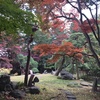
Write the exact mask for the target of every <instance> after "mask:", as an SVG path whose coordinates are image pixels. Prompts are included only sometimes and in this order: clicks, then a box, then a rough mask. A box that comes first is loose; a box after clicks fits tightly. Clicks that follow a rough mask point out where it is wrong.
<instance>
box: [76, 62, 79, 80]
mask: <svg viewBox="0 0 100 100" xmlns="http://www.w3.org/2000/svg"><path fill="white" fill-rule="evenodd" d="M76 74H77V79H79V69H78V63H77V61H76Z"/></svg>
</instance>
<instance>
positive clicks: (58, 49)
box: [33, 41, 83, 62]
mask: <svg viewBox="0 0 100 100" xmlns="http://www.w3.org/2000/svg"><path fill="white" fill-rule="evenodd" d="M33 50H35V51H37V52H39V53H40V56H46V55H53V57H52V58H51V59H49V60H48V61H49V62H56V61H57V60H58V59H59V58H60V57H61V56H63V55H66V56H68V57H73V58H75V59H77V60H79V61H81V62H82V51H83V49H82V48H77V47H75V46H74V45H73V44H72V43H71V42H66V41H64V42H63V44H62V45H60V46H57V45H55V44H40V45H37V46H35V47H34V48H33Z"/></svg>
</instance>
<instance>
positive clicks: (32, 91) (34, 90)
mask: <svg viewBox="0 0 100 100" xmlns="http://www.w3.org/2000/svg"><path fill="white" fill-rule="evenodd" d="M29 91H30V93H31V94H39V93H40V90H39V88H38V87H36V86H32V87H30V88H29Z"/></svg>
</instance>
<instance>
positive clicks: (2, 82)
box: [0, 75, 11, 91]
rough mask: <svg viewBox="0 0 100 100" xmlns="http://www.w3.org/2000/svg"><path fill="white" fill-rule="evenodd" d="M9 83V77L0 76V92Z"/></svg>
mask: <svg viewBox="0 0 100 100" xmlns="http://www.w3.org/2000/svg"><path fill="white" fill-rule="evenodd" d="M10 83H11V81H10V76H9V75H1V76H0V91H4V90H5V87H6V86H9V85H10Z"/></svg>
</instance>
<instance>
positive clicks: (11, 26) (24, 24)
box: [0, 0, 36, 34]
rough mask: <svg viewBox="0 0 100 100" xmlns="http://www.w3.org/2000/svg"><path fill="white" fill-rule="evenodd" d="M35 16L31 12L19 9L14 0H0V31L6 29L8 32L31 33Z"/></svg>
mask: <svg viewBox="0 0 100 100" xmlns="http://www.w3.org/2000/svg"><path fill="white" fill-rule="evenodd" d="M35 22H36V20H35V17H34V15H33V14H32V13H31V12H25V11H23V10H21V9H20V8H19V7H18V5H16V4H14V0H0V31H6V32H7V33H8V34H9V33H10V34H11V33H17V32H18V31H20V32H23V33H26V34H32V33H33V32H32V26H31V25H29V24H33V23H35Z"/></svg>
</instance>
